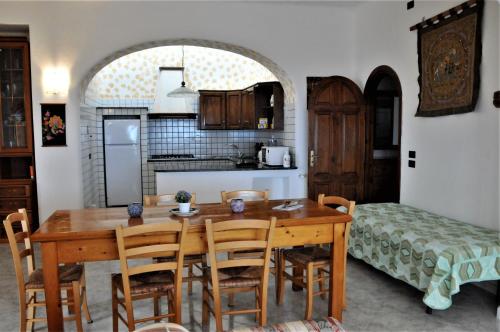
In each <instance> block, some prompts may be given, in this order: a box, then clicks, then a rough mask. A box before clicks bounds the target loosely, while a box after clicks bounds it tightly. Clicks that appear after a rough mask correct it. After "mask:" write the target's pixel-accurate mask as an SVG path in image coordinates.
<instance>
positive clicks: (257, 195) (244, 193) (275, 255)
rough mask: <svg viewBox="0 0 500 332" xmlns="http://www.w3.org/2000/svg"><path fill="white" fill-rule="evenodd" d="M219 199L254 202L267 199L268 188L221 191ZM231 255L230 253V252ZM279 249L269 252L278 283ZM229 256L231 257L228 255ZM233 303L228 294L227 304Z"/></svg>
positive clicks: (223, 202)
mask: <svg viewBox="0 0 500 332" xmlns="http://www.w3.org/2000/svg"><path fill="white" fill-rule="evenodd" d="M220 195H221V201H222V204H228V203H230V202H231V200H232V199H235V198H241V199H243V200H244V201H246V202H255V201H268V200H269V190H263V191H260V190H235V191H221V193H220ZM231 255H232V254H231ZM238 255H239V256H247V257H251V256H252V254H251V253H249V252H241V253H238ZM279 255H280V251H279V249H273V250H272V253H271V262H272V263H273V265H274V266H273V267H272V268H271V273H273V274H274V276H275V277H274V278H275V284H276V285H277V284H278V277H277V276H276V271H277V270H278V267H277V264H279ZM230 258H231V257H230ZM277 301H278V289H277V288H276V302H277ZM233 303H234V298H233V295H230V296H229V306H232V305H233Z"/></svg>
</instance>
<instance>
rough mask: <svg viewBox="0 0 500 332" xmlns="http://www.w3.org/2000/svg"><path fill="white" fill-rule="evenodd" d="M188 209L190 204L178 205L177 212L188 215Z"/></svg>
mask: <svg viewBox="0 0 500 332" xmlns="http://www.w3.org/2000/svg"><path fill="white" fill-rule="evenodd" d="M190 208H191V203H179V212H181V213H189V209H190Z"/></svg>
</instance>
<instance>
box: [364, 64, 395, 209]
mask: <svg viewBox="0 0 500 332" xmlns="http://www.w3.org/2000/svg"><path fill="white" fill-rule="evenodd" d="M364 96H365V100H366V103H367V113H366V142H367V143H366V151H365V156H366V157H365V181H364V182H365V201H366V202H367V203H379V202H396V203H399V196H400V179H401V110H402V105H401V104H402V92H401V83H400V81H399V78H398V76H397V74H396V72H395V71H394V70H393V69H392V68H391V67H389V66H380V67H377V68H375V69H374V70H373V71H372V73H371V74H370V77H369V78H368V80H367V82H366V86H365V91H364Z"/></svg>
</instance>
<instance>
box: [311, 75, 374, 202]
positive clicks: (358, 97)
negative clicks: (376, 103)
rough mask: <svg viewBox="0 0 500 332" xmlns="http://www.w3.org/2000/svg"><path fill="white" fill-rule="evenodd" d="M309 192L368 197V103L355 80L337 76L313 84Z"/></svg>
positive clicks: (313, 193)
mask: <svg viewBox="0 0 500 332" xmlns="http://www.w3.org/2000/svg"><path fill="white" fill-rule="evenodd" d="M309 86H310V95H309V102H308V112H309V172H308V196H309V198H311V199H316V198H317V196H318V194H319V193H324V194H327V195H339V196H343V197H346V198H347V199H352V200H362V199H363V197H364V153H365V103H364V98H363V94H362V93H361V90H360V89H359V87H358V86H357V85H356V84H355V83H354V82H352V81H351V80H349V79H347V78H345V77H341V76H333V77H328V78H322V79H315V80H314V83H312V84H309Z"/></svg>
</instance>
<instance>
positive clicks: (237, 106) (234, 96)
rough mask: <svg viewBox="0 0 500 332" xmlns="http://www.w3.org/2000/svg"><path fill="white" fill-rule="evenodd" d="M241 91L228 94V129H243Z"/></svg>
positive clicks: (228, 92)
mask: <svg viewBox="0 0 500 332" xmlns="http://www.w3.org/2000/svg"><path fill="white" fill-rule="evenodd" d="M241 115H242V108H241V91H227V92H226V129H241V120H242V117H241Z"/></svg>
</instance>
